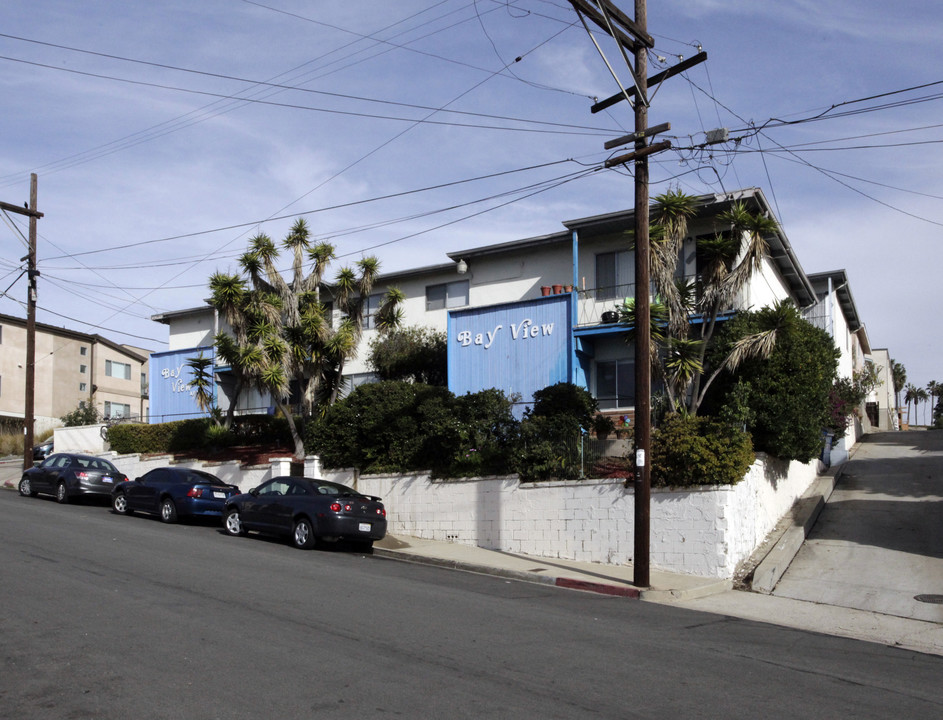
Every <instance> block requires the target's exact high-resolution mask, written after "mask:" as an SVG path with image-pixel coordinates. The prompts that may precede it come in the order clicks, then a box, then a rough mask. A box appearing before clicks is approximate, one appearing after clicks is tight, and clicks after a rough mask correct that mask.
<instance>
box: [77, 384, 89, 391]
mask: <svg viewBox="0 0 943 720" xmlns="http://www.w3.org/2000/svg"><path fill="white" fill-rule="evenodd" d="M79 392H88V383H79Z"/></svg>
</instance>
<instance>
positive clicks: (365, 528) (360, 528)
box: [358, 523, 370, 532]
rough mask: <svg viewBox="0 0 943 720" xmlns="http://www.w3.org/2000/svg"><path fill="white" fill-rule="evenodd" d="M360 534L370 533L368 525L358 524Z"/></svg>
mask: <svg viewBox="0 0 943 720" xmlns="http://www.w3.org/2000/svg"><path fill="white" fill-rule="evenodd" d="M358 529H359V530H360V532H370V523H360V527H359V528H358Z"/></svg>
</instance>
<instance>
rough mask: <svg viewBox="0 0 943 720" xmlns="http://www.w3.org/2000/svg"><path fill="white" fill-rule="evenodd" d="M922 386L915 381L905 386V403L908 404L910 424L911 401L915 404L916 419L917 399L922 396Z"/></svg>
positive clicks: (908, 420)
mask: <svg viewBox="0 0 943 720" xmlns="http://www.w3.org/2000/svg"><path fill="white" fill-rule="evenodd" d="M919 393H920V388H918V387H917V386H916V385H914V384H913V383H907V385H906V386H905V387H904V404H905V405H906V406H907V424H908V425H909V424H910V403H913V404H914V419H915V420H916V416H917V400H918V399H919V398H920V394H919Z"/></svg>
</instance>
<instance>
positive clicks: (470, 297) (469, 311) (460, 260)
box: [151, 188, 869, 424]
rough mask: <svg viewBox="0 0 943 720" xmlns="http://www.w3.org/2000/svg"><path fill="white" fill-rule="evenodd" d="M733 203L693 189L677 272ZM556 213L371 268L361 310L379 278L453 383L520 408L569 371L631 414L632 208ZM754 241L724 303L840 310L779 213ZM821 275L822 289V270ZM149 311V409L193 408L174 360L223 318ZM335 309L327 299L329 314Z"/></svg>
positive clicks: (605, 401)
mask: <svg viewBox="0 0 943 720" xmlns="http://www.w3.org/2000/svg"><path fill="white" fill-rule="evenodd" d="M736 202H742V203H745V204H746V205H747V207H748V209H749V210H750V211H751V212H754V213H761V214H764V215H767V216H769V217H772V211H771V209H770V207H769V205H768V203H767V201H766V198H765V197H764V195H763V193H762V192H761V191H760V190H759V189H755V188H754V189H748V190H741V191H739V192H735V193H728V194H724V195H703V196H700V197H698V198H697V202H696V207H697V212H696V215H695V216H694V217H692V218H691V219H690V220H689V234H688V237H687V238H686V239H685V240H684V243H683V249H682V251H681V257H680V262H679V275H681V276H683V277H685V278H692V277H696V276H697V275H698V273H699V271H700V259H699V256H698V252H697V248H698V242H699V240H700V239H701V238H705V237H713V236H714V234H715V233H717V232H722V231H724V230H725V228H723V227H719V226H718V216H719V215H720V214H721V213H722V212H724V211H725V210H727V209H729V208H730V207H731V205H732V204H733V203H736ZM563 226H564V229H563V230H561V231H558V232H555V233H551V234H548V235H540V236H537V237H531V238H525V239H522V240H514V241H510V242H506V243H499V244H494V245H488V246H483V247H473V248H468V249H465V250H459V251H455V252H449V253H447V256H448V258H449V259H450V260H451V262H449V263H445V264H439V265H434V266H427V267H422V268H417V269H413V270H408V271H404V272H398V273H390V274H386V275H382V276H381V277H380V278H379V279H378V281H377V283H376V285H375V287H374V294H373V295H371V297H370V298H369V299H368V309H369V308H374V309H375V308H376V307H377V306H378V305H379V302H380V299H381V298H382V296H383V294H384V293H385V292H386V290H387V289H388V288H390V287H398V288H399V289H400V290H401V291H402V292H403V293H404V295H405V298H406V299H405V301H404V303H403V305H402V309H403V324H404V325H406V326H425V327H432V328H435V329H439V330H443V331H445V332H446V333H447V338H448V383H449V388H450V389H451V390H452V391H453V392H455V393H457V394H463V393H466V392H472V391H477V390H480V389H483V388H490V387H496V388H499V389H501V390H503V391H504V392H505V393H507V394H508V395H513V396H516V397H518V398H519V404H518V406H517V408H518V412H519V413H522V412H523V410H524V408H525V407H526V406H527V405H528V404H529V403H530V401H531V399H532V395H533V393H534V391H535V390H538V389H541V388H543V387H546V386H547V385H551V384H554V383H556V382H560V381H569V382H573V383H576V384H578V385H581V386H583V387H586V388H587V389H588V390H589V391H590V392H591V393H592V394H593V395H594V396H595V397H596V398H597V400H598V402H599V405H600V407H601V408H602V409H603V410H604V411H605V412H606V413H608V414H610V415H613V416H615V417H617V418H618V419H619V420H621V421H622V422H623V423H624V424H631V419H632V414H633V409H634V404H635V387H634V385H635V353H634V348H633V347H632V346H630V345H629V344H628V343H627V342H626V328H625V327H624V326H621V325H619V324H617V323H616V322H614V321H613V318H612V317H611V311H614V310H615V309H616V307H617V306H618V305H620V304H621V303H622V301H623V300H624V299H625V298H627V297H633V296H634V295H635V285H634V282H635V268H634V255H633V252H632V251H631V250H630V249H628V242H627V237H628V235H627V234H628V233H630V232H631V231H632V229H633V226H634V213H633V212H632V211H621V212H615V213H610V214H605V215H598V216H594V217H588V218H582V219H578V220H572V221H566V222H564V223H563ZM767 243H768V246H769V254H768V256H767V258H766V259H765V260H764V262H763V264H762V268H761V269H760V270H759V271H758V272H756V273H755V274H754V276H753V278H752V280H751V282H749V283H748V284H747V285H746V287H745V288H744V289H743V290H742V292H741V293H740V296H739V297H738V298H737V301H736V302H735V305H734V306H733V307H731V308H730V311H731V312H735V311H736V310H740V309H751V308H752V309H758V308H761V307H764V306H767V305H771V304H773V303H775V302H776V301H780V300H787V299H788V300H791V301H793V302H794V303H795V305H796V306H797V307H799V308H800V309H804V310H810V309H813V308H816V307H818V306H819V305H822V303H823V302H826V301H827V302H833V301H834V302H835V303H837V305H838V306H839V307H841V309H842V310H844V309H845V306H844V305H843V304H842V301H843V298H844V297H845V295H844V294H843V293H842V292H841V291H839V290H837V289H836V290H835V293H837V294H836V296H835V298H834V299H833V300H829V299H828V298H831V296H832V293H830V292H825V293H824V294H821V293H820V292H819V286H818V285H817V284H816V283H815V282H813V280H812V279H810V277H809V276H807V275H806V274H805V272H804V271H803V269H802V267H801V265H800V264H799V261H798V259H797V258H796V255H795V253H794V252H793V249H792V246H791V245H790V243H789V240H788V239H787V237H786V235H785V233H784V232H783V231H782V229H781V228H779V227H778V225H777V230H776V232H775V233H773V234H772V236H771V237H769V238H767ZM842 275H843V273H842ZM813 277H816V276H813ZM816 282H818V281H816ZM825 282H826V290H828V283H829V282H833V280H828V279H827V278H826V280H825ZM845 286H846V287H847V283H845ZM330 292H331V289H330V287H329V286H325V287H324V288H323V289H322V297H327V298H329V297H330ZM820 295H821V297H820ZM848 296H849V297H850V293H849V294H848ZM852 305H853V304H852ZM842 317H844V316H842ZM153 319H154V320H155V321H157V322H161V323H164V324H166V325H168V327H169V331H170V332H169V337H170V339H169V349H168V351H167V352H165V353H154V354H153V355H152V360H151V362H152V366H151V378H152V382H151V385H152V392H151V410H152V411H151V417H152V421H154V422H161V421H166V420H173V419H181V418H184V417H193V416H199V415H200V414H201V413H200V411H199V409H198V408H197V406H196V402H195V400H194V398H193V397H192V393H191V391H190V390H189V388H187V387H186V384H187V382H189V377H188V376H187V375H186V373H187V368H186V361H187V360H188V359H189V358H192V357H196V356H198V355H199V354H200V353H203V355H204V356H205V357H213V355H214V351H213V336H214V335H215V333H216V332H217V331H218V330H219V329H221V328H222V329H225V324H224V321H223V320H222V318H220V317H218V316H217V315H216V313H215V311H214V310H213V308H212V307H210V306H203V307H200V308H193V309H188V310H182V311H179V312H172V313H164V314H161V315H155V316H154V317H153ZM339 319H340V318H339V313H338V311H336V310H335V311H334V313H333V322H338V321H339ZM844 322H845V325H846V326H847V327H848V328H852V329H851V330H850V331H849V332H851V333H852V334H854V333H858V332H859V330H860V331H861V333H862V336H863V326H862V325H861V324H860V322H859V321H858V320H857V315H856V313H855V314H854V316H853V317H852V318H851V319H848V320H845V321H844ZM375 333H376V330H375V328H374V327H373V323H372V314H371V313H370V312H369V311H368V313H367V314H366V326H365V331H364V334H363V338H362V341H361V345H360V350H359V353H358V356H357V358H356V359H355V360H353V361H351V362H349V363H348V364H347V366H346V377H347V379H348V381H349V384H350V385H351V386H356V385H358V384H360V383H362V382H367V381H369V380H370V379H371V378H372V375H371V372H370V368H369V367H368V366H367V362H366V359H367V354H368V347H369V342H370V340H371V339H372V338H373V337H374V336H375ZM833 337H837V336H835V335H833ZM856 337H858V336H857V335H856ZM863 337H864V340H863V341H862V340H861V338H859V339H858V342H859V346H857V347H858V349H857V350H855V351H854V352H853V353H852V354H853V355H854V353H858V354H857V355H854V357H853V358H852V360H851V361H850V362H851V365H850V366H849V367H851V366H853V365H854V363H855V362H859V361H863V358H864V356H865V355H866V354H867V352H868V351H869V348H867V347H866V336H863ZM836 342H837V339H836ZM862 343H864V344H862ZM227 372H228V369H227V368H226V367H225V366H216V367H215V376H216V381H217V399H218V404H219V405H220V407H221V408H223V409H225V408H227V407H228V405H229V402H230V398H229V395H228V392H229V388H230V387H231V383H230V382H229V381H228V378H227ZM270 405H271V403H270V402H269V401H268V399H267V398H265V397H262V396H261V395H259V394H258V393H255V394H252V395H250V396H246V397H240V398H239V400H238V410H239V411H241V412H259V411H262V412H264V411H266V410H267V409H268V408H269V406H270Z"/></svg>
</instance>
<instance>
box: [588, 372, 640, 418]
mask: <svg viewBox="0 0 943 720" xmlns="http://www.w3.org/2000/svg"><path fill="white" fill-rule="evenodd" d="M596 401H597V402H598V403H599V408H600V410H609V409H612V408H628V407H633V406H634V405H635V361H634V360H612V361H610V362H597V363H596Z"/></svg>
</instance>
